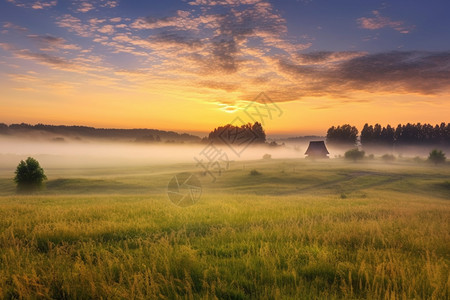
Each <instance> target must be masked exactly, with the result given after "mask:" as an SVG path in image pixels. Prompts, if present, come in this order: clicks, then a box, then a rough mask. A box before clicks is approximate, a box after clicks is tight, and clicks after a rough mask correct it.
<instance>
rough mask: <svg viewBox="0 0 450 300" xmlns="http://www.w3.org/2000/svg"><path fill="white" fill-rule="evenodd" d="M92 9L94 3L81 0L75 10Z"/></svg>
mask: <svg viewBox="0 0 450 300" xmlns="http://www.w3.org/2000/svg"><path fill="white" fill-rule="evenodd" d="M93 9H94V5H92V3H89V2H81V3H80V6H79V7H78V9H77V11H78V12H84V13H85V12H88V11H91V10H93Z"/></svg>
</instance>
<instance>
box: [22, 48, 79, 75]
mask: <svg viewBox="0 0 450 300" xmlns="http://www.w3.org/2000/svg"><path fill="white" fill-rule="evenodd" d="M14 55H15V56H17V57H20V58H24V59H30V60H34V61H36V62H39V63H41V64H44V65H47V66H49V67H51V68H55V69H62V70H69V71H73V70H75V69H76V68H77V66H76V65H75V64H73V63H72V62H70V61H69V60H67V59H65V58H62V57H58V56H54V55H49V54H45V53H34V52H31V51H30V50H27V49H21V50H16V51H14Z"/></svg>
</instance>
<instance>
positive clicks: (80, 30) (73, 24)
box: [56, 14, 94, 37]
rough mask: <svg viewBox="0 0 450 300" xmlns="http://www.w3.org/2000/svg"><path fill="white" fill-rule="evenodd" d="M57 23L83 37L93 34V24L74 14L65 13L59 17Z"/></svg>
mask: <svg viewBox="0 0 450 300" xmlns="http://www.w3.org/2000/svg"><path fill="white" fill-rule="evenodd" d="M56 25H58V26H59V27H62V28H67V30H68V31H70V32H75V33H76V34H78V35H80V36H82V37H90V36H91V35H92V30H93V28H94V27H93V26H92V24H84V23H83V22H82V21H81V19H78V18H76V17H74V16H72V15H69V14H65V15H62V16H60V17H58V18H57V21H56Z"/></svg>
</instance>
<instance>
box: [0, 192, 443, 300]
mask: <svg viewBox="0 0 450 300" xmlns="http://www.w3.org/2000/svg"><path fill="white" fill-rule="evenodd" d="M0 207H1V211H0V216H1V222H0V232H1V233H0V245H1V246H0V297H1V298H10V299H11V298H36V297H38V298H39V297H43V298H47V297H49V298H80V299H89V298H137V299H144V298H205V299H208V298H210V299H214V298H226V299H248V298H255V299H256V298H258V299H275V298H277V299H278V298H292V299H302V298H303V299H311V298H372V299H379V298H390V299H392V298H394V299H397V298H399V299H411V298H417V299H424V298H434V299H446V298H448V297H449V278H450V277H449V268H448V263H449V253H450V252H449V250H450V249H449V241H450V236H449V235H450V226H449V220H450V207H449V205H448V202H446V201H445V200H438V199H435V200H430V199H427V198H425V197H421V196H415V195H410V196H409V197H407V198H406V197H404V195H403V194H399V193H396V192H379V193H377V194H373V195H370V194H369V195H368V196H366V197H365V198H348V199H340V198H339V197H331V196H311V195H309V196H302V197H299V196H295V195H290V196H282V197H275V196H256V195H245V194H239V195H238V194H236V195H230V194H216V195H208V194H206V195H205V196H204V197H203V198H202V200H201V202H200V203H198V204H197V205H196V206H193V207H189V208H184V209H182V208H178V207H176V206H173V205H172V204H170V202H169V201H168V199H166V197H165V196H163V195H161V196H152V197H150V198H147V197H144V196H91V197H89V196H85V195H84V196H59V197H58V196H38V197H23V196H22V197H3V198H0Z"/></svg>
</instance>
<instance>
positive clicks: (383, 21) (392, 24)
mask: <svg viewBox="0 0 450 300" xmlns="http://www.w3.org/2000/svg"><path fill="white" fill-rule="evenodd" d="M372 14H373V17H362V18H359V19H357V22H358V24H359V26H360V27H361V28H364V29H370V30H375V29H381V28H385V27H389V28H392V29H394V30H396V31H398V32H400V33H404V34H406V33H409V32H410V31H411V30H412V29H413V28H414V26H407V25H405V22H404V21H393V20H391V19H390V18H388V17H384V16H382V15H381V14H380V12H379V11H378V10H374V11H372Z"/></svg>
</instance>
